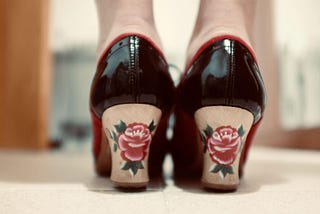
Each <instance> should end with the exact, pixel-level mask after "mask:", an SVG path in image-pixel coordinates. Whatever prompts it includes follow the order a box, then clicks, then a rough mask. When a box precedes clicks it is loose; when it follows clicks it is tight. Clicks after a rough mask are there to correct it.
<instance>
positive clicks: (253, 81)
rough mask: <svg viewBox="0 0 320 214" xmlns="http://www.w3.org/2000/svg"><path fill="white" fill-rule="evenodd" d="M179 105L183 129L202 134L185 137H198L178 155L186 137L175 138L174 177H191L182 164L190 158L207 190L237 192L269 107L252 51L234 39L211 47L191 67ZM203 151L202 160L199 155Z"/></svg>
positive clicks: (212, 42)
mask: <svg viewBox="0 0 320 214" xmlns="http://www.w3.org/2000/svg"><path fill="white" fill-rule="evenodd" d="M177 100H178V101H177V110H176V112H178V113H176V114H177V115H180V116H178V117H177V120H178V122H177V124H180V123H181V124H182V123H184V124H185V126H187V127H188V128H187V129H192V127H197V130H194V131H193V132H185V135H187V134H188V133H193V134H192V135H190V137H189V138H188V137H187V136H184V138H188V142H189V144H192V146H191V149H190V150H187V149H186V151H185V152H184V151H183V150H179V149H180V147H181V146H182V145H181V144H182V140H181V136H179V135H175V138H174V145H173V147H174V149H173V150H174V151H173V159H174V161H175V172H177V174H179V173H180V172H181V171H184V169H186V170H187V171H188V169H187V168H186V167H185V166H184V164H183V160H190V157H191V159H193V160H194V161H193V163H195V164H194V165H195V166H194V167H193V168H192V169H191V171H192V172H193V173H196V172H197V171H199V170H198V169H201V170H202V181H203V184H204V185H205V186H206V187H209V188H213V189H225V190H230V189H236V187H237V186H238V184H239V178H240V176H241V173H242V167H243V164H244V162H245V159H246V157H247V151H248V148H249V145H250V143H251V140H252V136H253V133H254V132H255V130H256V126H257V124H258V123H259V122H260V121H261V118H262V115H263V112H264V108H265V105H266V93H265V88H264V84H263V80H262V77H261V74H260V71H259V68H258V65H257V63H256V59H255V57H254V55H253V51H252V50H251V49H250V48H249V47H248V46H247V45H246V44H245V43H244V42H243V41H242V40H241V39H239V38H236V37H232V36H222V37H218V38H214V39H213V40H210V41H208V42H207V43H206V44H204V45H203V46H202V47H201V48H200V50H199V51H198V53H197V54H196V56H195V57H194V59H193V61H192V62H191V63H190V64H189V65H188V67H187V69H186V72H185V74H184V76H183V77H182V81H181V83H180V85H179V87H178V98H177ZM179 120H184V122H179ZM180 129H181V130H183V129H184V128H183V126H179V125H178V126H176V130H177V132H179V130H180ZM181 130H180V132H183V131H181ZM194 133H197V135H196V137H195V134H194ZM199 133H200V134H199ZM176 148H178V150H179V151H178V150H176ZM199 151H202V152H203V154H202V155H199ZM191 153H192V155H193V156H192V155H191ZM176 163H177V164H176ZM200 163H201V164H200ZM189 165H190V164H189ZM200 165H201V166H200Z"/></svg>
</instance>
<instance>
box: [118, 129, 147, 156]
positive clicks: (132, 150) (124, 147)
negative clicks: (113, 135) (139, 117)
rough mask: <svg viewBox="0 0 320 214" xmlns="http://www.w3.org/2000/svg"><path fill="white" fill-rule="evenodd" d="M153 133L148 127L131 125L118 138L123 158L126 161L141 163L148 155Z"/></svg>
mask: <svg viewBox="0 0 320 214" xmlns="http://www.w3.org/2000/svg"><path fill="white" fill-rule="evenodd" d="M151 138H152V136H151V133H150V130H149V128H148V126H147V125H145V124H142V123H131V124H129V125H128V126H127V128H126V130H125V132H124V133H120V134H119V137H118V144H119V149H120V150H121V157H122V158H123V160H126V161H141V160H143V159H144V158H145V156H146V155H147V152H148V149H149V145H150V142H151Z"/></svg>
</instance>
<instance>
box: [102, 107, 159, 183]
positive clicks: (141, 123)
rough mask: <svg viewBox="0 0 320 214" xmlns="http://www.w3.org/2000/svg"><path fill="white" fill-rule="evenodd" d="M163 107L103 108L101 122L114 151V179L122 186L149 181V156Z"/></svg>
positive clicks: (112, 152)
mask: <svg viewBox="0 0 320 214" xmlns="http://www.w3.org/2000/svg"><path fill="white" fill-rule="evenodd" d="M160 118H161V110H160V109H158V108H157V107H155V106H152V105H146V104H121V105H115V106H112V107H110V108H108V109H107V110H105V111H104V113H103V115H102V125H103V130H104V134H105V135H106V136H107V139H108V142H109V146H110V151H111V159H112V165H111V180H112V181H113V182H114V184H115V185H116V186H119V187H133V188H139V187H144V186H146V185H147V184H148V181H149V175H148V157H149V147H150V144H151V141H152V137H153V135H154V133H155V131H156V128H157V126H158V124H159V121H160Z"/></svg>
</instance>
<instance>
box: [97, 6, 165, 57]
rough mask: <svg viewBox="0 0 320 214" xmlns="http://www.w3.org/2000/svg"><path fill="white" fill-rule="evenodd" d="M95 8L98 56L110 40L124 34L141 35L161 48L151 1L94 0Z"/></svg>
mask: <svg viewBox="0 0 320 214" xmlns="http://www.w3.org/2000/svg"><path fill="white" fill-rule="evenodd" d="M96 6H97V11H98V19H99V28H100V33H99V42H98V49H97V53H98V56H100V55H101V54H102V52H103V50H104V49H105V48H106V47H107V46H108V44H109V43H110V42H112V40H114V39H115V38H116V37H117V36H119V35H121V34H124V33H139V34H143V35H145V36H147V37H149V38H150V39H151V40H152V41H153V42H154V43H155V44H156V45H158V46H159V47H160V48H161V42H160V39H159V36H158V33H157V30H156V28H155V24H154V18H153V2H152V0H96Z"/></svg>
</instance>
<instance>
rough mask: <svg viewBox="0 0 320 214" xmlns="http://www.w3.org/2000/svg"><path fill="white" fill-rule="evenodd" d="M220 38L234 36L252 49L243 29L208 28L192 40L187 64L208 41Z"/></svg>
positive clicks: (188, 50)
mask: <svg viewBox="0 0 320 214" xmlns="http://www.w3.org/2000/svg"><path fill="white" fill-rule="evenodd" d="M220 36H232V37H237V38H240V39H241V40H243V41H244V42H245V43H246V44H247V45H248V46H249V47H252V41H251V40H250V37H249V35H248V33H247V32H246V31H245V30H243V29H240V28H238V29H237V28H236V27H235V28H230V27H226V26H221V27H213V28H207V29H204V30H203V31H201V32H199V33H198V34H195V35H193V37H192V39H191V40H190V43H189V46H188V49H187V59H186V62H187V64H188V63H189V62H190V60H191V59H192V58H193V57H194V55H195V54H196V53H197V51H198V50H199V49H200V48H201V46H202V45H203V44H205V43H206V42H207V41H209V40H211V39H213V38H216V37H220Z"/></svg>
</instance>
